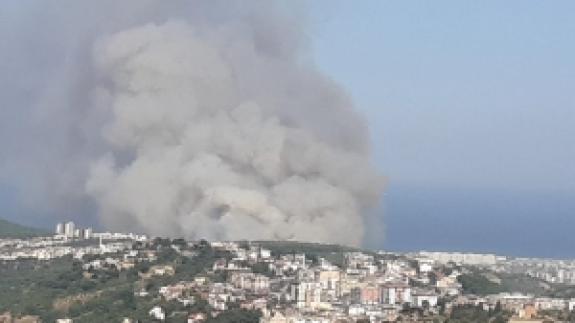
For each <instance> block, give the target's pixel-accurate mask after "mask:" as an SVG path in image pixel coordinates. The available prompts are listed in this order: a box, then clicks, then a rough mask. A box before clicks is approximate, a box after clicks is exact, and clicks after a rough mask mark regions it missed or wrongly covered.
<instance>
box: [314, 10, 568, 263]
mask: <svg viewBox="0 0 575 323" xmlns="http://www.w3.org/2000/svg"><path fill="white" fill-rule="evenodd" d="M310 8H311V11H310V12H311V13H310V18H311V29H310V39H311V41H312V44H313V45H312V46H313V51H314V56H313V58H314V60H315V62H316V63H317V64H318V65H319V66H320V68H321V69H322V70H323V71H325V72H326V73H328V74H329V75H331V76H332V77H333V78H334V79H335V80H337V81H338V82H340V83H341V84H343V86H345V88H346V89H347V90H348V91H349V93H350V95H351V96H352V97H353V99H354V101H355V102H356V104H357V108H358V109H360V110H361V111H362V112H363V113H364V114H365V116H366V118H367V119H368V122H369V126H370V131H371V134H372V142H373V149H374V158H375V160H376V163H377V165H378V167H379V168H380V169H381V172H382V173H383V174H385V175H386V176H387V177H388V180H389V183H388V184H389V187H388V192H387V193H386V197H385V201H384V206H383V207H384V208H387V210H386V212H385V215H384V216H385V217H386V218H387V219H386V220H385V224H386V236H387V237H388V238H387V239H386V246H389V247H390V248H396V249H410V248H415V247H418V246H417V245H414V244H413V243H412V242H413V241H412V240H409V239H405V238H404V237H405V235H406V234H408V232H407V229H408V227H409V226H410V225H412V224H413V223H412V222H413V221H416V222H418V223H419V222H423V223H427V225H430V226H432V225H434V224H436V223H438V221H439V222H441V221H447V220H446V218H449V217H452V220H453V218H455V217H456V218H457V220H458V221H460V220H461V219H462V218H464V219H466V218H465V217H466V216H467V217H469V218H467V219H466V220H468V221H471V222H473V221H478V222H481V221H480V220H481V218H482V217H483V216H485V215H482V213H481V211H482V210H481V206H482V205H484V206H489V205H492V204H497V202H496V200H497V199H498V198H500V197H501V196H508V198H509V199H510V201H511V202H510V203H507V204H506V205H505V207H503V206H502V207H498V208H496V209H490V210H485V212H490V216H497V217H498V218H500V219H503V220H504V221H506V222H505V223H506V224H501V225H508V226H509V228H508V229H509V230H510V231H511V232H513V230H517V231H516V232H521V230H529V231H531V230H533V229H535V228H533V227H529V226H530V225H537V226H539V227H540V228H541V226H545V225H546V224H545V223H546V222H541V223H540V222H538V221H539V220H543V219H545V218H549V219H550V222H551V223H550V224H548V227H543V228H542V229H548V231H551V232H554V230H556V229H557V230H561V228H562V227H563V226H565V225H568V226H571V227H572V226H573V225H575V203H573V202H572V201H573V200H575V163H574V161H575V142H574V138H575V88H574V87H575V20H574V19H573V13H574V12H575V2H573V1H461V0H454V1H376V0H374V1H368V0H364V1H328V0H320V1H314V2H312V3H311V5H310ZM423 192H427V193H423ZM433 192H441V193H437V196H435V195H433V194H434V193H433ZM446 192H452V193H453V194H447V193H446ZM464 192H472V193H469V194H467V195H466V196H467V197H465V198H463V197H461V194H465V193H464ZM428 193H429V194H428ZM418 194H419V195H421V194H424V195H426V196H427V197H428V199H429V200H434V201H436V203H435V204H434V205H433V206H429V207H426V208H423V206H422V205H420V207H417V206H416V205H414V203H416V200H417V198H416V197H417V196H419V195H418ZM430 194H431V195H430ZM431 196H433V197H431ZM534 196H536V197H538V198H537V199H536V200H537V201H538V202H537V203H536V204H535V205H533V200H534ZM462 200H464V201H467V202H468V203H460V202H461V201H462ZM530 201H531V202H530ZM420 202H421V201H420ZM529 203H531V205H532V207H531V208H529V209H527V210H526V209H525V207H524V206H525V205H527V204H529ZM472 207H473V208H474V209H473V210H471V208H472ZM557 207H559V209H560V210H559V211H553V212H551V210H553V208H557ZM415 213H425V215H421V216H419V217H418V216H416V215H415ZM538 217H539V218H538ZM553 217H561V219H562V220H561V221H555V220H556V219H555V220H554V218H553ZM402 219H404V221H402ZM533 221H535V222H533ZM448 222H449V221H448ZM554 223H555V224H554ZM557 223H561V226H557V227H554V225H556V224H557ZM420 224H421V223H420ZM485 227H486V228H485V229H486V230H487V231H486V233H487V234H490V233H493V234H494V235H495V231H489V228H488V226H487V225H486V226H485ZM436 230H444V232H443V233H444V236H449V235H453V237H454V238H453V240H452V241H451V242H452V243H453V245H456V244H457V243H462V244H463V243H466V241H463V240H464V239H463V238H462V237H461V236H459V235H456V233H457V231H458V230H462V229H461V228H458V227H452V228H448V229H445V228H444V229H436ZM425 231H426V230H424V229H423V228H422V231H421V232H419V233H416V234H417V235H421V236H422V237H423V238H422V239H419V240H420V241H419V243H420V246H419V247H420V248H424V247H429V248H431V249H433V248H441V247H444V246H443V245H441V244H438V243H437V239H435V240H434V239H433V237H432V235H429V234H428V233H427V232H425ZM426 234H428V235H429V239H427V240H426V239H425V236H426ZM555 235H558V237H554V239H551V240H553V242H552V243H551V242H550V241H551V240H549V241H546V240H544V239H543V238H541V241H540V242H541V243H543V244H547V246H548V249H545V250H543V249H541V250H538V251H537V253H538V254H544V253H546V252H547V253H551V250H552V248H554V247H553V246H554V245H557V244H562V243H571V242H573V241H571V238H570V237H568V236H567V235H568V233H567V232H564V233H562V232H555ZM433 236H435V235H433ZM399 237H401V238H399ZM505 243H509V241H503V240H500V244H505ZM463 248H465V249H477V250H486V249H489V250H492V249H497V248H496V247H495V246H493V245H490V246H487V245H482V244H481V243H479V242H477V243H476V244H475V245H474V246H464V247H463ZM516 251H517V250H510V252H516ZM519 252H521V250H519ZM529 252H530V251H529V250H523V253H525V254H528V253H529ZM573 255H575V254H573Z"/></svg>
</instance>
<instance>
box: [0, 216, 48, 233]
mask: <svg viewBox="0 0 575 323" xmlns="http://www.w3.org/2000/svg"><path fill="white" fill-rule="evenodd" d="M45 234H48V232H47V231H45V230H41V229H36V228H29V227H25V226H23V225H20V224H16V223H12V222H8V221H6V220H3V219H0V238H27V237H34V236H41V235H45Z"/></svg>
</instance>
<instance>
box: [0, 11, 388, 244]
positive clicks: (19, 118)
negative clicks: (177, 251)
mask: <svg viewBox="0 0 575 323" xmlns="http://www.w3.org/2000/svg"><path fill="white" fill-rule="evenodd" d="M18 3H19V4H17V3H16V1H15V2H14V3H11V4H8V5H4V6H5V7H6V9H10V10H13V12H11V13H12V14H14V15H22V17H26V19H29V20H27V21H18V22H13V21H4V22H3V23H0V26H1V27H3V28H13V30H10V31H8V32H7V31H6V30H1V29H0V36H2V37H4V36H8V34H9V33H10V32H13V33H15V35H17V36H16V37H22V38H18V39H15V40H14V39H11V41H9V42H8V43H7V44H6V45H5V46H7V50H8V51H7V53H4V54H0V55H1V57H0V58H2V64H3V65H2V70H3V71H8V72H9V75H10V71H11V72H12V74H11V76H10V77H11V79H9V78H7V77H6V76H1V77H0V81H1V82H3V83H4V82H6V84H2V85H5V86H2V88H3V89H4V90H1V92H0V94H1V95H2V96H3V98H2V99H1V100H2V101H1V102H2V104H3V107H2V111H1V112H0V117H2V120H1V121H0V126H2V128H3V129H2V130H0V131H1V132H0V135H2V136H7V137H5V138H3V139H1V140H2V144H3V145H6V147H8V150H7V154H6V155H3V156H2V164H0V175H1V176H3V178H4V179H5V180H7V181H8V182H10V183H13V185H14V186H17V187H18V188H20V190H21V191H22V192H24V193H25V194H27V195H29V196H31V197H33V201H32V203H34V204H35V205H37V206H42V207H47V206H49V207H52V208H56V209H57V208H64V209H66V208H67V209H70V208H73V209H74V210H75V212H76V210H77V211H78V212H86V210H85V209H86V208H90V205H95V208H96V210H97V213H98V218H99V220H100V221H101V223H102V224H103V225H105V226H106V227H109V228H111V229H122V230H132V231H143V232H146V233H150V234H153V235H172V236H185V237H188V238H200V237H205V238H209V239H245V238H248V239H296V240H310V241H322V242H339V243H346V244H352V245H359V244H360V243H361V241H362V236H363V217H362V214H364V212H365V211H366V209H367V208H368V207H369V206H370V205H371V204H372V203H373V202H374V201H375V200H376V199H377V197H378V194H379V189H380V183H381V181H380V178H379V177H378V175H377V174H376V173H375V172H374V170H373V168H372V166H371V163H370V159H369V149H368V145H367V141H366V138H367V135H366V130H365V125H364V124H363V122H362V120H361V118H360V117H358V115H357V114H356V112H354V111H353V109H352V104H351V102H350V101H349V100H348V99H347V97H346V96H345V93H343V92H342V90H341V89H340V88H339V87H338V86H337V85H336V84H334V83H333V82H331V81H330V80H329V79H327V78H326V77H324V76H323V75H322V74H321V73H319V72H318V71H317V70H316V69H315V68H314V66H313V64H312V63H310V62H309V61H308V59H307V57H306V53H307V51H306V38H305V34H304V33H303V32H302V31H301V30H300V29H299V28H298V25H299V24H301V23H302V20H301V19H300V18H298V16H297V15H295V14H293V12H291V13H290V14H287V13H286V12H288V8H285V7H283V6H281V5H275V6H272V5H270V4H269V3H268V2H251V3H250V5H249V6H246V2H241V5H240V3H236V2H232V1H222V2H219V1H202V2H193V1H160V0H157V1H151V0H149V1H142V0H138V1H136V0H134V1H112V0H109V1H92V2H88V1H81V3H79V1H61V2H58V3H53V4H52V5H51V6H54V5H56V4H57V5H58V6H60V7H58V8H54V7H51V6H50V5H49V4H46V3H47V2H40V1H27V2H26V1H24V2H18ZM66 5H67V6H66ZM10 6H12V7H13V8H9V7H10ZM0 17H2V16H0ZM4 18H6V17H4ZM54 19H60V20H59V21H56V20H54ZM32 20H33V21H32ZM29 24H39V25H41V26H38V28H43V31H41V32H39V33H40V35H34V32H35V31H36V32H38V31H40V29H37V30H35V29H34V28H30V25H29ZM42 24H43V25H42ZM19 33H20V35H19ZM41 37H42V38H41ZM44 37H45V38H44ZM52 41H54V42H56V44H53V43H52ZM44 46H46V47H45V48H44ZM24 48H29V49H30V50H32V51H34V52H33V53H27V52H26V53H24V54H23V55H24V56H25V57H17V55H19V54H20V53H22V51H23V50H24ZM43 50H44V51H43ZM28 55H29V56H30V57H28ZM10 59H12V60H13V61H14V62H15V63H14V62H12V63H10V62H7V61H6V60H10ZM4 64H5V65H4ZM30 64H37V65H38V66H30ZM19 69H20V70H19ZM14 73H16V74H14ZM14 75H17V76H16V77H15V79H14ZM35 75H38V79H35ZM26 86H30V89H29V90H28V91H29V92H23V91H24V90H23V89H22V88H23V87H26ZM6 89H8V90H13V91H11V92H10V91H7V90H6ZM9 92H10V93H11V94H10V93H9ZM10 95H11V96H12V97H10ZM4 102H6V104H4ZM20 123H21V124H20ZM4 127H6V128H4ZM6 139H8V140H6ZM9 143H11V144H10V145H9ZM30 188H39V189H37V190H35V191H34V192H33V191H31V190H30Z"/></svg>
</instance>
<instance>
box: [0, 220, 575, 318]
mask: <svg viewBox="0 0 575 323" xmlns="http://www.w3.org/2000/svg"><path fill="white" fill-rule="evenodd" d="M63 263H64V264H67V265H62V264H63ZM0 264H1V266H2V267H1V268H3V269H2V274H5V275H4V276H3V277H2V278H0V281H2V280H8V278H7V277H9V275H10V272H11V271H10V270H11V269H13V268H15V267H17V268H18V269H17V270H19V273H20V274H22V275H23V274H25V273H26V270H29V271H30V272H31V273H33V272H35V271H37V270H38V269H37V268H39V267H41V268H44V269H42V270H47V271H49V270H51V268H52V267H55V268H64V269H62V270H64V271H63V272H62V273H66V276H65V277H64V276H63V275H62V274H60V276H57V277H60V278H59V279H61V280H62V281H63V282H61V283H62V284H64V285H63V286H57V283H58V282H53V281H52V282H45V284H47V285H49V288H48V287H46V288H45V291H44V292H42V291H38V295H42V293H45V294H46V295H47V298H48V296H49V299H48V300H43V299H40V300H38V301H36V304H35V305H34V306H32V307H25V306H24V307H22V306H20V305H21V304H20V303H19V302H20V301H19V297H20V296H18V295H16V294H15V292H14V291H9V290H7V286H10V282H9V281H6V282H3V283H2V286H3V288H2V290H3V292H0V297H2V298H1V299H0V322H10V323H12V322H50V321H52V320H53V321H55V322H59V323H66V322H96V321H98V322H99V321H102V322H110V321H116V322H125V323H128V322H146V321H159V322H163V321H166V322H188V323H196V322H261V323H327V322H395V321H404V322H445V321H449V322H546V321H553V322H557V321H565V322H572V321H573V319H574V318H575V314H573V313H574V312H573V310H574V308H575V286H572V285H573V284H574V283H575V280H574V277H575V262H573V261H567V260H547V259H525V258H511V257H504V256H497V255H494V254H472V253H453V252H451V253H450V252H426V251H421V252H412V253H391V252H384V251H378V252H372V251H366V250H359V249H354V248H349V247H343V246H336V245H325V244H315V243H300V242H289V241H287V242H281V241H275V242H274V241H259V242H250V241H235V242H227V241H226V242H223V241H212V242H208V241H205V240H200V241H185V240H184V239H173V240H171V239H163V238H148V237H146V236H143V235H138V234H133V233H128V234H123V233H96V232H93V230H92V229H90V228H77V227H76V226H75V224H74V223H73V222H68V223H61V224H58V225H57V227H56V230H55V234H54V235H53V236H48V237H33V238H28V239H1V240H0ZM15 264H17V266H15ZM27 264H33V265H30V266H29V268H28V267H27ZM68 265H69V267H66V266H68ZM6 268H7V269H6ZM26 268H28V269H26ZM7 275H8V276H7ZM62 277H64V278H62ZM70 277H72V278H70ZM7 284H8V285H7ZM43 284H44V283H43V282H36V283H34V285H39V286H43ZM9 288H12V289H14V288H15V286H12V287H9ZM1 293H4V295H3V294H1ZM21 296H22V297H23V298H24V297H25V295H21ZM2 300H3V301H2ZM12 300H13V301H12ZM43 302H45V303H43ZM106 302H107V303H106ZM11 303H13V304H11ZM42 304H44V305H42ZM98 304H99V305H98ZM103 304H107V305H106V306H104V305H103ZM113 306H116V307H117V308H118V309H117V310H112V309H113ZM100 307H106V308H107V309H108V310H110V313H108V314H107V315H117V316H112V317H105V316H103V315H105V314H103V313H99V311H101V310H102V309H101V308H100ZM2 313H3V314H2ZM90 315H92V316H90Z"/></svg>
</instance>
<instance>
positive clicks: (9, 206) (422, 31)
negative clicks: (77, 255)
mask: <svg viewBox="0 0 575 323" xmlns="http://www.w3.org/2000/svg"><path fill="white" fill-rule="evenodd" d="M86 1H88V0H86ZM288 3H289V1H288ZM300 3H303V9H304V10H301V13H303V14H304V15H307V16H308V18H309V24H308V25H307V26H305V28H304V29H305V30H307V32H308V38H309V41H310V44H311V47H312V57H311V58H312V59H313V60H314V61H315V62H316V64H317V65H318V66H319V68H320V69H321V70H322V71H323V72H325V73H326V74H328V75H330V76H331V77H332V78H333V79H334V80H335V81H337V82H338V83H340V84H342V85H343V86H344V88H345V89H346V90H347V91H348V92H349V94H350V95H351V97H352V98H353V100H354V101H355V104H356V107H357V108H358V109H359V110H360V111H361V112H362V113H363V114H364V115H365V116H366V118H367V120H368V124H369V127H370V131H371V139H372V144H373V152H374V158H375V163H376V165H377V167H378V168H379V170H380V172H381V173H382V174H384V175H385V176H386V177H387V178H388V188H387V190H386V193H385V196H384V201H383V203H382V207H381V209H380V210H378V211H377V212H375V215H374V219H373V220H372V222H373V223H374V224H381V223H382V222H384V223H385V228H386V230H385V233H383V232H382V231H381V225H372V226H370V228H373V229H372V231H371V232H370V234H369V238H368V239H367V243H368V244H369V245H370V246H373V247H380V246H381V242H382V241H384V240H385V243H384V244H383V246H384V247H386V248H391V249H397V250H409V249H457V250H477V251H497V252H503V253H510V254H525V255H541V256H546V255H547V256H575V251H571V248H570V246H572V245H574V244H575V235H573V234H571V230H570V228H572V227H573V226H574V225H575V165H574V161H575V143H574V142H573V141H574V140H573V139H574V138H575V89H574V87H575V86H574V85H575V20H574V19H573V14H574V13H575V2H574V1H570V0H565V1H559V0H557V1H535V0H533V1H531V0H508V1H499V0H492V1H485V0H484V1H465V0H453V1H440V0H436V1H424V0H420V1H384V0H362V1H343V0H342V1H339V0H313V1H312V0H310V1H301V2H300ZM8 5H9V6H4V7H3V8H4V9H7V8H12V9H11V10H12V11H13V12H11V14H5V15H1V14H0V18H2V21H0V27H2V26H10V25H12V24H16V23H18V22H19V21H18V19H22V17H20V16H21V14H19V12H20V11H21V10H22V12H25V11H24V9H25V7H24V6H23V5H22V2H21V1H12V2H8ZM297 12H300V11H297ZM47 17H48V18H49V16H47ZM27 19H30V20H31V19H32V18H30V17H28V18H27ZM70 19H71V20H73V21H74V19H72V17H71V18H70ZM75 19H79V18H75ZM26 21H28V20H24V22H26ZM33 27H34V28H38V26H33ZM31 34H32V35H35V34H33V33H31ZM0 35H5V36H6V35H12V33H10V31H9V30H4V33H2V30H0ZM6 37H7V36H6ZM31 37H33V36H31ZM64 38H65V37H64ZM64 38H63V39H64ZM43 39H44V38H43ZM62 41H64V40H62ZM6 43H9V42H5V44H6ZM23 43H26V42H25V40H24V41H23ZM1 48H3V47H2V42H1V39H0V49H1ZM8 49H10V50H13V51H15V52H14V53H12V54H14V55H15V57H17V56H19V55H20V53H22V55H28V56H31V57H35V56H42V55H43V54H42V53H39V52H35V51H33V50H32V51H31V50H27V51H23V50H22V49H21V48H8ZM5 50H6V48H5ZM39 61H40V62H41V61H42V60H39ZM0 67H2V71H0V72H6V73H17V71H18V70H17V69H16V68H13V64H12V63H11V62H9V61H4V62H0ZM13 70H14V71H13ZM40 72H41V71H40ZM65 72H66V71H63V73H65ZM25 80H26V82H28V83H30V84H35V82H37V80H36V76H35V75H29V78H26V79H25ZM14 95H15V94H14ZM4 99H6V100H10V97H8V98H4ZM25 108H26V107H22V109H25ZM0 109H2V107H0ZM6 111H8V110H6ZM13 111H17V110H16V109H14V110H13ZM0 112H1V111H0ZM14 114H15V116H16V117H17V116H23V115H25V114H24V113H14ZM0 115H1V113H0ZM5 115H10V114H9V113H6V114H5ZM0 121H1V120H0ZM5 121H6V120H5ZM17 121H18V120H17ZM0 124H2V123H1V122H0ZM4 125H6V126H5V127H4V128H3V129H0V135H8V134H10V133H11V132H12V131H13V130H14V129H16V128H17V127H19V123H18V122H12V121H8V122H4ZM12 128H14V129H12ZM13 143H14V145H15V146H18V145H19V144H20V143H19V142H17V141H14V142H13ZM4 148H5V149H4V152H3V153H4V154H5V153H6V151H8V150H9V149H6V148H10V147H4ZM12 148H13V147H12ZM17 148H18V147H17ZM0 154H2V152H0ZM0 157H1V155H0ZM32 162H35V161H32ZM17 200H18V197H17V194H16V193H15V192H14V191H13V190H11V188H10V187H8V186H7V185H6V183H0V210H2V211H4V213H5V214H6V215H4V216H7V217H9V218H12V219H16V220H21V222H25V223H29V224H30V223H35V221H36V220H35V219H36V214H33V213H30V212H31V211H29V210H22V209H21V208H20V205H19V204H18V203H17V202H16V201H17ZM0 216H2V214H0ZM38 218H41V217H38ZM42 224H46V223H42ZM381 236H384V237H385V239H382V238H381Z"/></svg>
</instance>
